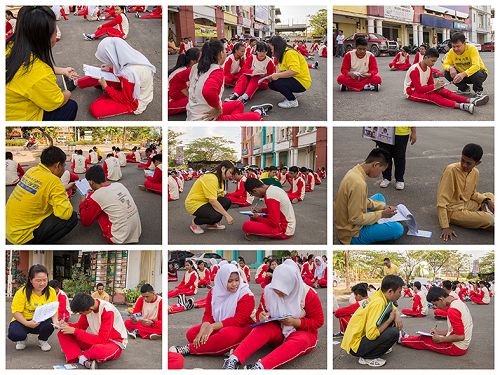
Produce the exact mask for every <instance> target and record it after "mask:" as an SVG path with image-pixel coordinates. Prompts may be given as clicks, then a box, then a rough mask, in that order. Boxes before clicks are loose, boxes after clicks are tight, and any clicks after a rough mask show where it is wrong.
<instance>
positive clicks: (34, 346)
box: [5, 301, 162, 370]
mask: <svg viewBox="0 0 500 375" xmlns="http://www.w3.org/2000/svg"><path fill="white" fill-rule="evenodd" d="M11 302H12V301H7V303H6V306H5V326H6V329H8V325H9V323H10V320H11V318H12V312H11ZM116 307H117V308H118V310H119V311H120V313H121V315H122V318H123V320H126V319H128V314H127V311H126V308H127V306H121V305H117V306H116ZM78 317H79V316H78V315H73V316H72V317H71V319H70V321H71V322H76V321H77V320H78ZM49 344H50V345H51V346H52V349H51V350H50V351H49V352H42V351H41V350H40V348H39V347H38V337H37V336H36V335H28V343H27V345H26V349H24V350H16V345H15V343H14V342H12V341H10V340H9V339H8V338H5V346H6V355H5V357H6V368H7V369H36V370H38V369H51V370H52V369H53V367H52V366H54V365H62V364H65V363H66V358H65V356H64V354H63V353H62V351H61V347H60V346H59V340H58V339H57V333H56V332H54V333H53V334H52V335H51V336H50V337H49ZM161 358H162V340H157V341H154V340H143V339H136V340H129V342H128V345H127V348H126V349H125V350H124V351H123V352H122V355H121V356H120V357H119V358H118V359H116V360H114V361H110V362H104V363H99V364H98V365H97V366H98V369H103V370H105V369H161V368H162V363H161Z"/></svg>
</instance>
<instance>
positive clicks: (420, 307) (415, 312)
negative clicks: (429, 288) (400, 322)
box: [401, 290, 427, 318]
mask: <svg viewBox="0 0 500 375" xmlns="http://www.w3.org/2000/svg"><path fill="white" fill-rule="evenodd" d="M401 313H402V314H405V315H407V316H413V317H415V318H423V317H424V316H426V315H427V299H426V297H425V293H424V291H423V290H420V291H419V292H418V293H417V294H415V296H414V297H413V306H412V307H411V309H402V310H401Z"/></svg>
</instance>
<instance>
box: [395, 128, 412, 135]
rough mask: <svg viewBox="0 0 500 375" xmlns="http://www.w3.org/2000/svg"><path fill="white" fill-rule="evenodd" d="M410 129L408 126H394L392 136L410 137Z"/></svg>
mask: <svg viewBox="0 0 500 375" xmlns="http://www.w3.org/2000/svg"><path fill="white" fill-rule="evenodd" d="M410 133H411V127H410V126H396V130H395V132H394V134H396V135H410Z"/></svg>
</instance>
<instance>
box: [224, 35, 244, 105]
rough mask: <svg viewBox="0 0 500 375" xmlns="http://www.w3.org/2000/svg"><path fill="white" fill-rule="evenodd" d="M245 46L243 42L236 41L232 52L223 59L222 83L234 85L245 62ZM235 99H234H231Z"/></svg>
mask: <svg viewBox="0 0 500 375" xmlns="http://www.w3.org/2000/svg"><path fill="white" fill-rule="evenodd" d="M244 56H245V46H244V44H243V43H236V44H235V45H234V47H233V50H232V53H231V54H230V55H228V56H227V57H226V60H225V61H224V85H226V86H234V85H235V84H236V82H237V81H238V79H239V78H240V77H241V74H242V73H243V65H244V64H245V57H244ZM232 100H235V99H232Z"/></svg>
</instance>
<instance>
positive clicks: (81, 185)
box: [75, 178, 92, 195]
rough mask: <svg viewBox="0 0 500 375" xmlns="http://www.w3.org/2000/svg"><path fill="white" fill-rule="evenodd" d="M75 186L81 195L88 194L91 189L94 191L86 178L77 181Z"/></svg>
mask: <svg viewBox="0 0 500 375" xmlns="http://www.w3.org/2000/svg"><path fill="white" fill-rule="evenodd" d="M75 186H76V188H77V189H78V192H79V193H80V194H81V195H87V194H88V193H89V192H90V191H92V188H91V187H90V184H89V182H88V181H87V179H86V178H84V179H82V180H78V181H75Z"/></svg>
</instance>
